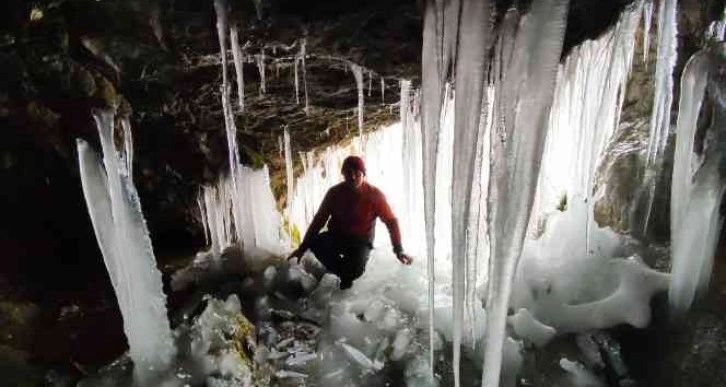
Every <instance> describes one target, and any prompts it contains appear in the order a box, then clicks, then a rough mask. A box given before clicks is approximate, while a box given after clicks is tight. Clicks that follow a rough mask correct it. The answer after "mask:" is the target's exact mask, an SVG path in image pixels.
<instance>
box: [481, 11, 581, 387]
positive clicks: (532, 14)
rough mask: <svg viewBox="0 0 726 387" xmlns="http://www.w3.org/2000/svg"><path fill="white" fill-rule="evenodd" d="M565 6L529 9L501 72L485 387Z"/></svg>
mask: <svg viewBox="0 0 726 387" xmlns="http://www.w3.org/2000/svg"><path fill="white" fill-rule="evenodd" d="M568 5H569V1H567V0H543V1H538V2H534V3H532V6H531V9H530V10H529V13H528V14H527V15H525V16H523V17H522V20H521V23H520V26H519V30H518V31H517V37H516V39H515V41H514V46H513V51H512V59H511V63H510V65H509V66H507V67H504V68H503V70H504V72H505V73H504V79H503V87H502V88H501V93H502V94H501V95H498V96H497V98H502V99H503V106H504V111H502V112H500V113H499V114H501V116H500V118H498V119H499V120H500V121H501V122H502V124H500V125H497V126H496V127H495V128H493V130H492V132H491V172H490V173H491V176H490V185H489V201H488V203H489V220H490V228H489V236H490V238H489V239H490V243H491V258H490V271H489V291H488V296H487V312H488V320H487V327H486V330H487V341H486V342H487V346H486V350H485V357H484V370H483V376H482V385H483V386H497V385H498V384H499V376H500V371H501V362H502V346H503V343H504V338H505V325H506V316H507V308H508V305H509V296H510V294H511V287H512V281H513V279H514V273H515V269H516V267H517V261H518V260H519V256H520V253H521V250H522V243H523V241H524V236H525V233H526V230H527V224H528V220H529V215H530V210H531V208H532V202H533V199H534V194H535V188H536V185H537V176H538V174H539V164H540V159H541V157H542V151H543V148H544V144H545V138H546V129H547V118H548V116H549V112H550V106H551V103H552V94H553V90H554V83H555V82H554V81H555V75H556V71H557V64H558V62H559V57H560V53H561V51H562V41H563V36H564V32H565V24H566V15H567V10H568ZM531 58H537V60H536V61H535V60H531Z"/></svg>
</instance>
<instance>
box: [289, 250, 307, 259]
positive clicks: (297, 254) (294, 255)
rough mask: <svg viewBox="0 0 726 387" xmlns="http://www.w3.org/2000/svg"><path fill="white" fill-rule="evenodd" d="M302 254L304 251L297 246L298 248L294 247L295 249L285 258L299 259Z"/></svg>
mask: <svg viewBox="0 0 726 387" xmlns="http://www.w3.org/2000/svg"><path fill="white" fill-rule="evenodd" d="M303 254H305V252H304V251H302V250H300V249H299V248H298V249H295V251H293V252H292V253H291V254H290V255H289V256H288V257H287V260H288V261H289V260H291V259H293V258H297V259H298V260H300V258H301V257H302V256H303Z"/></svg>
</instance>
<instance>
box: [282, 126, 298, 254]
mask: <svg viewBox="0 0 726 387" xmlns="http://www.w3.org/2000/svg"><path fill="white" fill-rule="evenodd" d="M284 138H285V140H284V141H285V177H286V183H287V207H288V209H289V211H288V216H289V217H290V218H291V215H290V214H291V213H293V212H294V211H295V209H294V208H293V207H292V206H293V194H294V192H295V187H294V185H293V184H294V183H293V170H292V145H291V144H290V132H288V130H287V128H285V131H284ZM288 228H289V230H288V233H289V235H290V239H291V240H292V236H293V223H292V219H288Z"/></svg>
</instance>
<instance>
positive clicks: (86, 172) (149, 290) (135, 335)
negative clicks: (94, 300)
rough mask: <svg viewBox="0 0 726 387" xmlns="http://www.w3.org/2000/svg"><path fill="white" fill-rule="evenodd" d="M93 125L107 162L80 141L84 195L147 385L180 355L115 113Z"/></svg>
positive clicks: (137, 371)
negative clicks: (117, 137) (119, 146)
mask: <svg viewBox="0 0 726 387" xmlns="http://www.w3.org/2000/svg"><path fill="white" fill-rule="evenodd" d="M94 119H95V121H96V126H97V128H98V132H99V136H100V138H101V147H102V149H103V155H104V157H103V163H101V160H100V159H99V157H98V155H97V154H96V153H95V152H94V151H93V150H92V149H91V147H90V146H89V145H88V143H86V142H85V141H83V140H80V139H79V140H78V159H79V165H80V170H81V183H82V186H83V195H84V197H85V199H86V205H87V207H88V212H89V214H90V217H91V222H92V223H93V228H94V231H95V233H96V240H97V241H98V245H99V247H100V249H101V253H102V254H103V259H104V262H105V263H106V269H107V270H108V273H109V277H110V278H111V284H112V285H113V288H114V290H115V292H116V298H117V299H118V303H119V309H120V310H121V316H122V317H123V322H124V332H125V333H126V338H127V340H128V343H129V356H130V357H131V359H132V360H133V362H134V375H135V377H136V380H137V382H138V383H139V384H142V385H144V384H149V383H152V380H151V379H152V378H153V377H154V375H155V374H157V372H161V371H164V370H166V368H167V367H168V366H169V365H170V363H171V361H172V358H173V357H174V354H175V352H176V350H175V347H174V343H173V341H172V336H171V329H170V327H169V320H168V319H167V316H166V297H165V295H164V293H163V291H162V284H161V273H160V272H159V270H158V269H157V268H156V259H155V258H154V252H153V248H152V245H151V238H150V237H149V231H148V229H147V227H146V222H145V220H144V216H143V214H142V212H141V203H140V201H139V197H138V194H137V192H136V188H135V187H134V185H133V182H132V179H131V176H130V175H128V170H127V169H126V168H125V167H124V166H122V165H121V163H122V160H123V159H122V158H120V157H119V156H118V155H117V150H116V147H115V145H114V112H113V111H110V110H109V111H96V112H94ZM127 160H128V159H127Z"/></svg>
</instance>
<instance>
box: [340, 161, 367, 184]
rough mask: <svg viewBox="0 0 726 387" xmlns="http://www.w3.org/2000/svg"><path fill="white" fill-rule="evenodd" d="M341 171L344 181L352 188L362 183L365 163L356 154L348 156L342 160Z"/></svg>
mask: <svg viewBox="0 0 726 387" xmlns="http://www.w3.org/2000/svg"><path fill="white" fill-rule="evenodd" d="M341 173H343V177H344V178H345V182H346V183H348V184H350V185H351V186H352V187H353V188H358V187H360V186H361V184H363V180H364V178H365V175H366V164H365V163H364V162H363V159H362V158H360V157H358V156H348V157H346V158H345V160H344V161H343V168H341Z"/></svg>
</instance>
